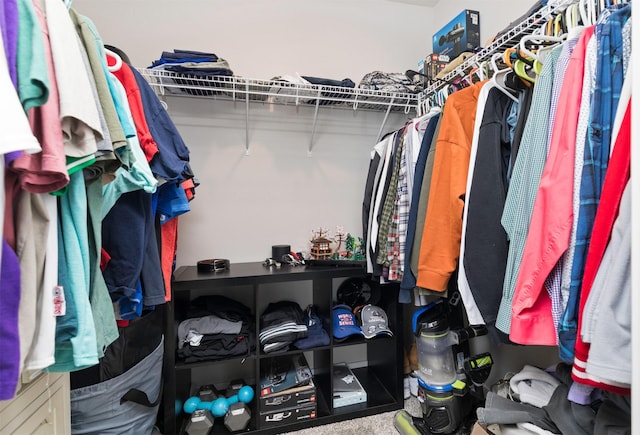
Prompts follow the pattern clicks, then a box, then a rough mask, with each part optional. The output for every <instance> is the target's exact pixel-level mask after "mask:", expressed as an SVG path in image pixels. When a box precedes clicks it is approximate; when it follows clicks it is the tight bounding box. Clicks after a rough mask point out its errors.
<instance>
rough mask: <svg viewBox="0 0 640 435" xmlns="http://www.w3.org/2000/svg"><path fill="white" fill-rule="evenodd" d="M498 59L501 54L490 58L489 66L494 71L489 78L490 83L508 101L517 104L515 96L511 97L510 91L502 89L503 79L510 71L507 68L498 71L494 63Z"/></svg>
mask: <svg viewBox="0 0 640 435" xmlns="http://www.w3.org/2000/svg"><path fill="white" fill-rule="evenodd" d="M500 57H502V54H501V53H494V55H493V56H491V66H492V68H493V71H494V73H493V76H492V77H491V83H492V84H493V86H494V87H496V88H497V89H498V90H499V91H500V92H502V93H503V94H505V95H506V96H507V97H509V98H510V99H512V100H513V101H515V102H516V103H517V102H518V99H517V98H516V97H515V95H513V94H512V93H511V91H509V90H508V89H507V88H506V87H504V77H505V76H506V74H508V73H509V72H510V71H511V68H509V67H507V68H504V69H499V68H498V65H497V64H496V61H497V60H498V59H499V58H500Z"/></svg>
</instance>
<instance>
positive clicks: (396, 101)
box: [138, 68, 419, 114]
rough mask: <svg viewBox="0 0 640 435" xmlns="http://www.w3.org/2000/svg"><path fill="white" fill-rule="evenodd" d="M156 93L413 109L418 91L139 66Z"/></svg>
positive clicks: (302, 103)
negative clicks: (201, 75) (261, 78)
mask: <svg viewBox="0 0 640 435" xmlns="http://www.w3.org/2000/svg"><path fill="white" fill-rule="evenodd" d="M138 71H139V72H140V74H142V76H143V77H144V78H145V79H146V80H147V82H149V84H150V85H151V87H152V88H153V89H154V91H155V92H156V94H158V95H160V96H164V95H178V96H191V97H206V98H217V99H224V100H242V101H247V100H248V101H261V102H265V103H271V104H285V105H287V104H288V105H291V104H293V105H311V106H315V105H321V106H336V107H340V108H351V109H353V110H377V111H385V110H390V111H396V112H397V111H404V112H405V113H407V114H408V113H411V112H417V111H418V107H419V104H418V103H419V94H410V93H405V92H387V91H380V90H372V89H363V88H357V87H356V88H347V87H339V86H326V85H313V84H311V85H307V84H295V83H289V82H285V81H278V80H260V79H252V78H247V77H238V76H213V75H210V76H205V77H199V76H195V75H191V74H185V73H176V72H173V71H165V70H161V69H150V68H146V69H145V68H141V69H138Z"/></svg>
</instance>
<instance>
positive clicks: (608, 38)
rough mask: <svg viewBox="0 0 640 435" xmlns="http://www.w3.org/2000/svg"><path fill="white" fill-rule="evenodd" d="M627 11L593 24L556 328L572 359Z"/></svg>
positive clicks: (619, 75)
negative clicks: (576, 189) (571, 228)
mask: <svg viewBox="0 0 640 435" xmlns="http://www.w3.org/2000/svg"><path fill="white" fill-rule="evenodd" d="M630 15H631V8H630V7H628V6H627V7H624V8H622V9H620V10H618V11H616V12H615V13H613V14H612V15H611V16H610V17H609V19H608V20H607V21H606V22H605V23H599V24H597V25H596V37H597V38H598V64H597V69H596V89H595V92H594V94H593V98H592V103H591V112H590V115H589V127H588V132H587V143H586V144H585V149H584V166H583V168H582V179H581V182H580V210H579V216H578V226H577V229H576V249H575V252H574V257H573V265H572V270H571V287H570V289H569V301H568V303H567V307H566V309H565V311H564V314H563V317H562V322H561V323H560V327H559V330H558V335H559V344H560V358H561V359H562V360H563V361H566V362H569V363H570V362H573V358H574V347H575V340H576V334H577V322H578V308H579V301H580V289H581V286H582V276H583V273H584V264H585V259H586V256H587V251H588V249H589V242H590V239H591V230H592V228H593V221H594V218H595V214H596V211H597V209H598V204H599V202H600V192H601V190H602V184H603V181H604V176H605V174H606V171H607V165H608V163H609V154H610V153H609V151H610V147H611V130H612V128H613V121H614V119H613V118H614V116H615V111H616V108H617V106H618V100H619V98H620V91H621V90H622V82H623V65H622V59H623V43H622V27H623V26H624V23H625V22H626V20H627V19H628V18H629V16H630Z"/></svg>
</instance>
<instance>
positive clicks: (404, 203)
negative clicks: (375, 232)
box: [387, 130, 410, 281]
mask: <svg viewBox="0 0 640 435" xmlns="http://www.w3.org/2000/svg"><path fill="white" fill-rule="evenodd" d="M405 133H406V130H405ZM406 149H407V147H406V146H404V147H403V148H402V155H401V156H400V170H399V173H398V188H397V189H396V202H395V207H394V213H393V218H392V220H391V228H390V230H389V238H388V241H387V259H388V261H389V281H402V274H403V268H404V250H405V246H406V242H407V224H408V222H409V205H410V196H409V187H408V185H407V170H408V166H407V153H406Z"/></svg>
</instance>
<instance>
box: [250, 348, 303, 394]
mask: <svg viewBox="0 0 640 435" xmlns="http://www.w3.org/2000/svg"><path fill="white" fill-rule="evenodd" d="M260 371H261V373H260V397H264V396H268V395H270V394H273V393H277V392H279V391H284V390H287V389H289V388H292V387H295V386H298V385H307V384H309V382H310V381H311V379H312V377H313V375H312V373H311V369H309V364H307V359H306V358H305V357H304V354H303V353H300V354H297V355H283V356H276V357H273V358H269V359H267V360H265V363H264V364H262V365H261V366H260Z"/></svg>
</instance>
